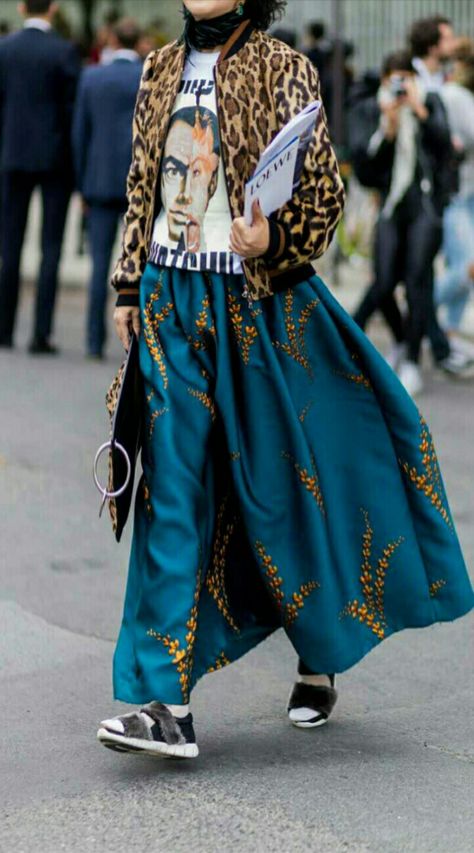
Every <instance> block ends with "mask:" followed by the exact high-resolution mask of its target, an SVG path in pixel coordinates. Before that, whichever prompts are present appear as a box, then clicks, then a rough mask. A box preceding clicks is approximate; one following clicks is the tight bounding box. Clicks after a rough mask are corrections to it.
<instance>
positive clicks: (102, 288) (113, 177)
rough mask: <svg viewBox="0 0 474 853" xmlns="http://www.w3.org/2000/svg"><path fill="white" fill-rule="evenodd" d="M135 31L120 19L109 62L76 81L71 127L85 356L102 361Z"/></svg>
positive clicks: (132, 96)
mask: <svg viewBox="0 0 474 853" xmlns="http://www.w3.org/2000/svg"><path fill="white" fill-rule="evenodd" d="M139 39H140V30H139V28H138V26H137V24H136V23H135V21H134V20H132V19H130V18H124V19H122V20H119V21H118V23H117V24H115V26H114V27H113V30H112V33H111V36H110V45H111V47H113V55H112V56H111V61H110V62H109V63H108V64H106V65H91V66H89V67H88V68H86V69H85V70H84V71H83V73H82V77H81V81H80V85H79V90H78V96H77V102H76V108H75V115H74V125H73V149H74V161H75V168H76V178H77V184H78V188H79V190H80V192H81V194H82V197H83V199H84V202H85V205H86V212H87V225H88V235H89V244H90V248H91V253H92V264H93V270H92V279H91V282H90V288H89V309H88V315H87V352H88V354H89V355H90V356H93V357H96V358H101V357H102V353H103V348H104V344H105V340H106V325H105V319H104V311H105V305H106V297H107V284H108V276H109V266H110V258H111V254H112V249H113V246H114V242H115V237H116V234H117V225H118V223H119V220H120V219H121V217H122V215H123V213H124V212H125V209H126V197H125V193H126V179H127V173H128V169H129V166H130V160H131V151H132V117H133V109H134V106H135V100H136V96H137V91H138V85H139V83H140V76H141V70H142V63H141V60H140V57H139V55H138V53H137V51H136V47H137V43H138V41H139Z"/></svg>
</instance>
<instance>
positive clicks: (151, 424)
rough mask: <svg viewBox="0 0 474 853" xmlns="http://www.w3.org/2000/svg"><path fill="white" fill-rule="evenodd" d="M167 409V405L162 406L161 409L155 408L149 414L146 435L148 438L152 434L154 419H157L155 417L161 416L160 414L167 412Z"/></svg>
mask: <svg viewBox="0 0 474 853" xmlns="http://www.w3.org/2000/svg"><path fill="white" fill-rule="evenodd" d="M169 411H170V410H169V408H168V406H163V408H162V409H157V410H155V411H154V412H152V413H151V415H150V426H149V430H148V435H149V437H150V438H151V437H152V435H153V431H154V429H155V421H156V420H157V418H161V416H162V415H165V414H166V412H169Z"/></svg>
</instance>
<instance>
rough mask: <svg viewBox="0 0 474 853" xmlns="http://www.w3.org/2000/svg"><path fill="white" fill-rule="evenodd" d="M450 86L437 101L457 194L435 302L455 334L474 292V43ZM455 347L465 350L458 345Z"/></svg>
mask: <svg viewBox="0 0 474 853" xmlns="http://www.w3.org/2000/svg"><path fill="white" fill-rule="evenodd" d="M454 59H455V64H454V73H453V76H452V80H451V82H449V83H446V85H445V86H444V87H443V89H442V92H441V97H442V99H443V101H444V104H445V106H446V109H447V112H448V119H449V125H450V130H451V134H452V135H453V138H454V143H455V145H456V148H457V150H458V152H459V154H460V157H461V164H460V168H459V191H458V193H457V195H456V196H455V198H454V199H453V200H452V202H451V204H450V205H449V207H447V208H446V210H445V213H444V234H443V256H444V264H445V269H444V273H443V274H441V275H440V276H439V277H438V279H437V281H436V290H435V294H436V301H437V304H438V306H445V307H446V309H447V313H446V328H447V331H448V333H449V335H450V339H451V340H452V336H453V335H454V334H455V333H456V332H458V331H459V327H460V325H461V322H462V319H463V315H464V312H465V309H466V306H467V303H468V301H469V299H470V297H471V295H472V293H473V291H474V43H473V42H472V41H467V42H464V43H463V44H460V45H459V46H458V47H457V49H456V51H455V54H454ZM457 346H461V347H462V346H463V344H462V343H461V342H458V343H457Z"/></svg>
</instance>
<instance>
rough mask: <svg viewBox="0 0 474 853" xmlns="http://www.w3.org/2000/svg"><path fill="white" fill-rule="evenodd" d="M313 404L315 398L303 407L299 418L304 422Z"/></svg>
mask: <svg viewBox="0 0 474 853" xmlns="http://www.w3.org/2000/svg"><path fill="white" fill-rule="evenodd" d="M313 405H314V400H310V401H309V403H307V404H306V406H305V407H304V409H302V411H301V412H300V414H299V415H298V419H299V420H300V421H301V423H303V421H304V419H305V418H306V415H307V414H308V412H309V410H310V409H311V406H313Z"/></svg>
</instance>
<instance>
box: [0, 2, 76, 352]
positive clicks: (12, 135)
mask: <svg viewBox="0 0 474 853" xmlns="http://www.w3.org/2000/svg"><path fill="white" fill-rule="evenodd" d="M22 11H23V14H24V16H25V19H26V20H25V25H24V28H23V30H21V31H20V32H18V33H14V34H13V35H11V36H7V37H6V38H4V39H2V40H1V42H0V139H1V154H0V169H1V172H2V193H1V196H2V217H1V221H2V235H1V236H2V239H1V255H2V261H3V263H2V270H1V273H0V346H4V347H5V346H6V347H10V346H12V338H13V330H14V324H15V315H16V309H17V304H18V291H19V271H20V258H21V250H22V246H23V241H24V236H25V228H26V222H27V218H28V209H29V206H30V200H31V195H32V193H33V190H34V189H35V187H39V188H40V189H41V192H42V198H43V225H42V238H41V239H42V252H43V256H42V262H41V268H40V272H39V279H38V288H37V298H36V311H35V325H34V330H33V337H32V341H31V344H30V352H32V353H55V352H56V349H55V347H53V346H52V345H51V344H50V342H49V337H50V334H51V328H52V320H53V311H54V303H55V297H56V290H57V276H58V266H59V260H60V254H61V246H62V241H63V234H64V226H65V222H66V214H67V209H68V204H69V199H70V195H71V191H72V187H73V169H72V157H71V146H70V134H71V122H72V111H73V104H74V97H75V90H76V85H77V80H78V77H79V73H80V65H79V57H78V54H77V52H76V49H75V48H74V46H73V45H72V44H70V43H69V42H67V41H65V40H64V39H62V38H60V37H59V36H58V35H56V34H55V33H54V32H53V31H52V28H51V19H52V17H53V14H54V11H55V7H54V4H53V3H52V2H51V0H26V1H25V2H24V3H23V4H22Z"/></svg>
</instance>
